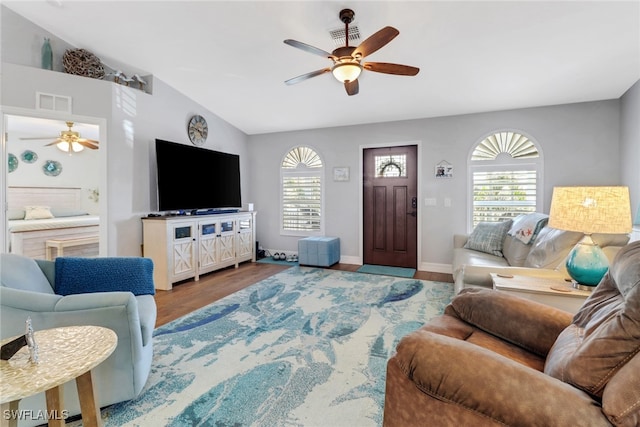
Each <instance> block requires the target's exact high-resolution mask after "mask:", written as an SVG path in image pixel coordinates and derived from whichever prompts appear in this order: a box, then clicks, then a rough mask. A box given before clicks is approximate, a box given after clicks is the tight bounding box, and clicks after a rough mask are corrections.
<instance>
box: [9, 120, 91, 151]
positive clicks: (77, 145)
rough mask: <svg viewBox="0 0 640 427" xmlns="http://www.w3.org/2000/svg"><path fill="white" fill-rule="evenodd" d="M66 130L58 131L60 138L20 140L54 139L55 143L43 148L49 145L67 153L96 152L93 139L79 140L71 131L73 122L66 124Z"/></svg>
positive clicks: (24, 139) (78, 135)
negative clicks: (85, 150) (87, 150)
mask: <svg viewBox="0 0 640 427" xmlns="http://www.w3.org/2000/svg"><path fill="white" fill-rule="evenodd" d="M66 123H67V127H68V128H69V129H68V130H63V131H60V136H58V137H55V136H45V137H33V138H20V139H21V140H23V141H26V140H38V139H50V138H56V139H55V141H53V142H50V143H49V144H46V145H45V147H48V146H50V145H56V146H57V147H58V148H59V149H61V150H62V151H67V152H78V151H82V150H83V149H84V148H89V149H91V150H97V149H98V148H99V144H100V142H99V141H96V140H95V139H87V138H81V137H80V133H79V132H76V131H74V130H72V128H73V122H66Z"/></svg>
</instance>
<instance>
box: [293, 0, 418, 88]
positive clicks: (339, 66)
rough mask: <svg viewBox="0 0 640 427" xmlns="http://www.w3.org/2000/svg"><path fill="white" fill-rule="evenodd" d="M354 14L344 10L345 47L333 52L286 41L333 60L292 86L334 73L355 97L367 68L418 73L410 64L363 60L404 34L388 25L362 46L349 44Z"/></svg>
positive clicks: (351, 11)
mask: <svg viewBox="0 0 640 427" xmlns="http://www.w3.org/2000/svg"><path fill="white" fill-rule="evenodd" d="M354 16H355V13H354V12H353V10H351V9H343V10H341V11H340V14H339V17H340V21H342V22H344V25H345V46H342V47H339V48H337V49H335V50H334V51H333V52H331V53H329V52H326V51H324V50H322V49H319V48H317V47H313V46H310V45H308V44H306V43H302V42H299V41H296V40H291V39H287V40H285V41H284V42H285V43H286V44H288V45H289V46H293V47H297V48H298V49H302V50H304V51H306V52H309V53H313V54H315V55H320V56H323V57H325V58H328V59H330V60H331V61H332V62H333V65H332V66H331V67H327V68H323V69H321V70H316V71H312V72H310V73H307V74H303V75H301V76H298V77H294V78H292V79H289V80H287V81H285V83H286V84H288V85H292V84H295V83H299V82H301V81H304V80H307V79H310V78H311V77H316V76H319V75H321V74H325V73H328V72H331V73H332V74H333V76H334V77H335V78H336V79H338V81H339V82H341V83H344V88H345V90H346V91H347V94H348V95H349V96H351V95H356V94H357V93H358V91H359V84H358V77H359V76H360V73H361V72H362V70H363V69H365V70H369V71H375V72H377V73H384V74H395V75H400V76H415V75H416V74H418V72H419V71H420V69H419V68H416V67H411V66H409V65H401V64H390V63H388V62H362V61H363V59H364V58H365V57H366V56H368V55H370V54H372V53H373V52H375V51H377V50H378V49H380V48H381V47H383V46H385V45H386V44H387V43H389V42H390V41H391V40H393V39H394V38H395V37H396V36H397V35H398V34H400V32H399V31H398V30H396V29H395V28H393V27H384V28H383V29H381V30H379V31H378V32H377V33H374V34H373V35H371V36H369V38H367V39H366V40H365V41H363V42H362V43H361V44H360V45H359V46H358V47H355V46H349V24H350V23H351V22H353V17H354Z"/></svg>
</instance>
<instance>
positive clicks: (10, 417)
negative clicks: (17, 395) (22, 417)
mask: <svg viewBox="0 0 640 427" xmlns="http://www.w3.org/2000/svg"><path fill="white" fill-rule="evenodd" d="M19 402H20V401H19V400H14V401H13V402H7V403H3V404H2V405H0V411H1V413H0V427H17V426H18V403H19Z"/></svg>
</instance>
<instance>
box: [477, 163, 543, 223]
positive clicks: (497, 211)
mask: <svg viewBox="0 0 640 427" xmlns="http://www.w3.org/2000/svg"><path fill="white" fill-rule="evenodd" d="M536 175H537V174H536V171H535V170H512V171H493V172H473V226H474V227H475V226H476V225H477V224H478V223H479V222H496V221H501V220H503V219H508V218H515V217H516V216H518V215H522V214H525V213H531V212H535V211H536V201H537V197H536V196H537V185H536Z"/></svg>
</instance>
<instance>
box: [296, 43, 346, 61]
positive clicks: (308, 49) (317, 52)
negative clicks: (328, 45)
mask: <svg viewBox="0 0 640 427" xmlns="http://www.w3.org/2000/svg"><path fill="white" fill-rule="evenodd" d="M284 42H285V44H288V45H289V46H293V47H297V48H298V49H302V50H304V51H305V52H309V53H312V54H314V55H319V56H322V57H324V58H329V59H331V60H333V61H336V60H337V59H338V58H337V57H336V56H334V55H333V54H332V53H329V52H327V51H326V50H322V49H320V48H317V47H314V46H311V45H309V44H306V43H302V42H299V41H297V40H292V39H287V40H285V41H284Z"/></svg>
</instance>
